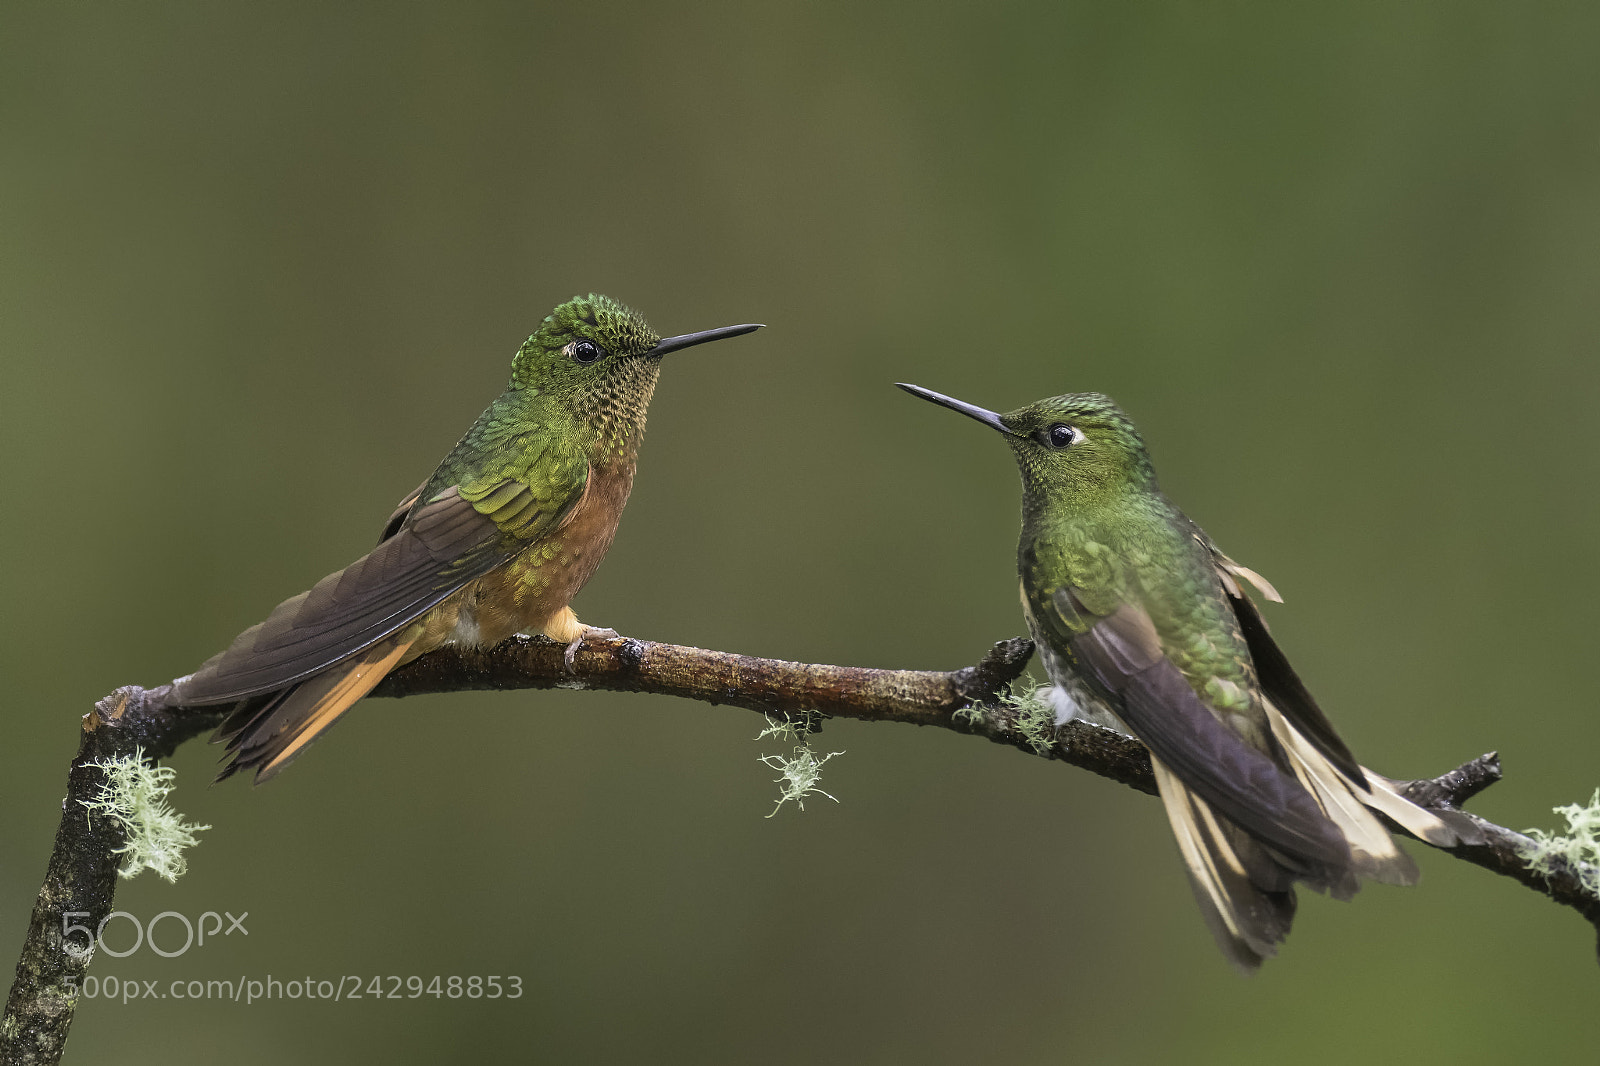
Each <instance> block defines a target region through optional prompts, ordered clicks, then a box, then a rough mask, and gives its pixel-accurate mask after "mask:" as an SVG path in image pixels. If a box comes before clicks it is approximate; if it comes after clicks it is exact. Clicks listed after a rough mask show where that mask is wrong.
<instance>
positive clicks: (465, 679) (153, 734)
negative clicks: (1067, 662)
mask: <svg viewBox="0 0 1600 1066" xmlns="http://www.w3.org/2000/svg"><path fill="white" fill-rule="evenodd" d="M561 653H562V648H561V646H560V645H558V644H555V643H553V642H551V641H548V640H545V639H544V638H541V637H535V638H516V639H513V640H510V641H507V642H506V643H504V644H501V645H499V646H498V647H496V648H493V649H491V650H488V651H479V650H473V649H465V648H456V647H446V648H442V649H440V650H438V651H435V652H432V653H430V654H428V655H425V656H423V657H422V658H420V659H418V660H417V661H416V662H414V663H411V664H410V665H408V666H405V667H402V668H401V669H399V670H396V671H395V672H394V673H392V674H390V675H389V676H388V677H387V678H385V679H384V680H383V682H382V683H380V684H379V685H378V687H377V688H376V689H374V690H373V692H372V695H373V696H387V697H400V696H410V695H418V694H421V693H436V692H461V691H465V690H474V689H529V688H568V689H570V688H580V689H606V690H610V691H617V692H650V693H657V694H664V695H671V696H681V697H684V698H686V699H694V700H700V701H702V702H705V703H711V704H731V705H733V706H737V707H744V708H748V709H750V710H753V711H758V712H761V713H763V714H767V715H772V716H775V717H780V718H785V719H789V720H798V719H800V718H802V717H806V718H807V720H808V722H809V723H810V724H812V725H814V724H815V723H816V721H818V720H819V718H827V717H839V718H854V719H858V720H860V721H865V722H907V723H911V724H913V725H925V726H935V727H938V728H943V729H950V730H953V731H955V732H958V733H967V734H972V735H976V736H982V737H987V738H988V739H989V740H991V741H994V742H995V743H998V744H1005V745H1007V746H1010V747H1014V748H1017V749H1018V750H1020V751H1024V752H1027V753H1028V754H1031V755H1039V756H1043V757H1045V758H1049V759H1054V760H1057V761H1060V762H1063V763H1067V764H1069V765H1072V766H1076V767H1079V768H1081V769H1084V770H1089V771H1090V772H1092V773H1096V774H1099V775H1100V776H1102V777H1107V778H1110V779H1111V780H1113V781H1120V782H1121V783H1123V784H1125V785H1128V786H1129V787H1131V788H1134V789H1137V790H1138V791H1140V792H1145V793H1149V794H1151V795H1154V794H1155V791H1156V787H1155V780H1154V778H1153V777H1152V776H1151V772H1150V760H1149V756H1148V754H1147V753H1146V752H1145V749H1144V747H1143V746H1142V745H1140V744H1139V743H1138V742H1137V741H1135V740H1133V739H1131V738H1129V737H1127V736H1124V735H1122V734H1121V733H1117V732H1115V731H1113V730H1109V729H1104V728H1101V727H1099V726H1094V725H1090V724H1088V723H1085V722H1072V723H1069V724H1068V725H1066V726H1064V727H1062V728H1061V729H1059V730H1056V731H1055V733H1054V737H1053V739H1051V738H1050V737H1048V736H1045V737H1041V735H1040V732H1039V729H1038V728H1036V726H1037V723H1036V722H1034V721H1033V720H1032V719H1028V720H1023V719H1025V718H1026V716H1027V712H1026V710H1025V709H1019V706H1018V704H1017V703H1016V702H1014V701H1007V700H1005V699H1003V697H1004V696H1005V694H1006V693H1007V692H1008V689H1009V686H1010V684H1011V683H1012V682H1013V681H1015V680H1016V679H1017V678H1018V677H1020V676H1021V675H1022V671H1023V669H1024V668H1025V667H1026V665H1027V662H1028V659H1029V657H1030V656H1031V655H1032V654H1033V644H1032V642H1031V641H1028V640H1023V639H1013V640H1007V641H1002V642H1000V643H999V644H996V645H995V646H994V647H993V648H992V649H990V651H989V653H988V654H987V655H986V656H984V658H983V659H982V661H980V662H979V663H977V664H976V665H974V666H969V667H966V668H965V669H961V670H954V671H950V672H941V671H927V670H875V669H868V668H865V667H851V666H820V665H807V664H803V663H791V662H783V661H781V660H776V659H759V658H754V657H751V656H745V655H733V654H729V653H727V652H718V651H705V650H702V649H700V648H688V647H682V646H679V645H674V644H656V643H653V642H650V641H642V640H632V639H628V638H623V637H617V638H608V639H596V640H591V641H588V642H585V644H584V645H583V647H582V648H581V649H580V651H579V653H578V656H577V659H576V661H575V663H574V665H573V668H572V669H571V670H570V671H569V670H568V669H567V668H566V666H565V664H564V663H563V662H562V655H561ZM169 697H170V688H169V686H161V687H159V688H154V689H141V688H137V687H128V688H122V689H118V690H117V691H116V692H114V693H112V694H111V695H110V696H108V697H106V698H105V699H104V700H101V701H100V703H98V704H97V705H96V707H95V710H94V711H93V712H92V713H90V714H89V715H87V716H85V718H84V720H83V732H82V736H81V738H80V741H79V749H78V754H77V756H76V757H75V758H74V759H73V761H72V765H71V768H70V770H69V772H68V778H67V801H66V803H65V805H64V808H63V809H64V814H63V816H62V821H61V827H60V829H59V831H58V832H57V834H56V841H55V849H54V851H53V852H52V854H51V857H50V864H49V869H48V871H47V873H46V876H45V882H44V886H43V887H42V888H41V890H40V892H39V899H38V903H37V905H36V906H35V908H34V912H33V920H32V924H31V926H30V928H29V931H28V938H27V941H26V943H25V944H24V946H23V952H22V959H21V961H20V963H19V964H18V967H17V978H16V982H15V983H14V984H13V985H12V988H11V994H10V997H9V1000H8V1002H7V1005H6V1013H5V1018H4V1022H3V1023H0V1064H4V1066H10V1064H13V1063H16V1064H22V1063H27V1064H33V1063H54V1062H58V1061H59V1060H60V1057H61V1052H62V1050H63V1048H64V1046H65V1043H66V1037H67V1032H68V1029H69V1028H70V1026H71V1024H72V1017H73V1013H74V1011H75V1009H76V1006H77V997H76V996H75V995H73V994H72V993H71V991H70V989H71V988H72V987H74V986H81V981H82V978H83V976H84V975H85V974H86V973H87V970H88V966H89V961H90V959H91V957H92V954H83V955H75V954H73V953H71V952H69V951H66V950H64V944H63V939H62V920H61V919H62V915H63V913H64V912H66V911H78V912H86V913H87V914H88V915H89V918H88V921H89V923H91V924H92V925H94V926H95V927H97V926H98V923H99V921H100V920H101V919H103V918H104V917H105V916H106V915H107V914H109V913H110V912H111V907H112V898H113V896H114V894H115V891H116V883H117V868H118V859H119V854H118V853H119V849H122V848H124V847H125V845H126V844H127V841H126V840H125V839H124V833H123V830H122V828H121V826H120V824H119V823H118V822H117V821H116V820H115V819H113V818H109V817H106V816H104V815H102V814H97V813H95V812H93V811H90V810H88V809H86V807H85V806H84V802H85V801H88V802H93V801H94V799H95V798H96V796H97V794H98V792H99V790H100V787H101V785H102V784H103V783H104V781H105V773H104V771H103V770H102V769H101V768H100V766H98V765H96V764H103V763H104V762H105V761H106V760H108V759H111V758H117V757H126V756H129V755H132V754H133V753H134V752H135V751H136V750H138V749H140V748H142V749H143V751H144V755H145V757H146V758H147V759H157V758H162V757H165V756H166V755H170V754H171V753H172V751H173V750H175V749H176V748H177V747H178V745H179V744H182V743H183V742H184V741H186V740H189V739H190V738H192V737H195V736H197V735H199V734H201V733H203V732H206V731H207V730H208V729H210V728H211V727H212V726H213V725H215V724H216V722H217V721H218V719H219V718H220V717H221V714H220V712H218V711H217V710H215V709H211V708H199V709H185V708H174V707H171V706H169V705H168V703H167V700H168V699H169ZM974 708H977V710H976V712H975V711H974ZM300 772H308V771H307V770H302V771H300ZM1500 776H1501V775H1500V763H1499V760H1498V758H1497V756H1496V755H1495V754H1494V753H1490V754H1488V755H1484V756H1480V757H1479V758H1477V759H1474V760H1472V761H1470V762H1468V763H1465V764H1463V765H1462V766H1460V767H1458V768H1457V769H1455V770H1452V771H1450V772H1449V773H1446V774H1444V775H1442V776H1440V777H1437V778H1432V779H1423V780H1420V781H1416V782H1413V783H1412V784H1411V785H1410V786H1409V792H1410V795H1411V796H1412V798H1413V799H1414V800H1416V801H1417V802H1419V803H1421V804H1423V805H1424V806H1430V807H1434V808H1445V809H1451V810H1455V809H1458V808H1459V807H1460V805H1461V804H1462V803H1464V802H1465V801H1466V800H1467V799H1469V798H1470V797H1472V796H1474V795H1476V794H1477V793H1478V792H1480V791H1482V790H1483V789H1484V788H1486V787H1488V786H1489V785H1490V784H1493V783H1494V782H1495V781H1498V780H1499V779H1500ZM53 801H54V798H53V797H52V802H53ZM1468 817H1473V820H1474V821H1475V822H1476V823H1477V824H1478V825H1479V826H1480V827H1481V828H1482V829H1483V831H1484V836H1485V843H1484V844H1482V845H1478V846H1471V847H1467V846H1462V847H1457V848H1453V849H1450V850H1449V851H1448V854H1450V855H1453V856H1455V857H1456V858H1459V859H1463V860H1465V861H1467V862H1470V863H1473V864H1475V865H1478V866H1482V867H1484V868H1485V869H1488V870H1492V871H1494V872H1495V873H1498V874H1502V875H1504V876H1506V877H1510V878H1512V879H1514V880H1516V881H1518V882H1520V883H1522V884H1524V885H1527V886H1528V887H1530V888H1533V889H1534V890H1536V891H1538V892H1540V893H1542V894H1543V895H1546V896H1549V897H1550V898H1551V899H1553V900H1555V901H1556V902H1557V903H1561V904H1563V905H1565V906H1569V907H1572V908H1573V909H1575V910H1577V911H1578V912H1579V913H1580V914H1582V915H1583V916H1584V917H1585V918H1587V919H1588V920H1589V921H1590V922H1591V923H1594V924H1595V926H1596V928H1597V929H1600V895H1597V894H1596V893H1595V892H1594V891H1593V890H1592V889H1591V887H1590V886H1589V885H1587V884H1586V883H1585V875H1586V874H1588V873H1589V872H1588V871H1585V870H1583V869H1581V868H1579V867H1576V866H1574V865H1573V864H1572V863H1570V862H1567V861H1566V860H1564V859H1562V858H1560V857H1552V856H1547V858H1546V860H1545V861H1544V862H1543V865H1542V866H1541V869H1540V870H1539V871H1538V872H1536V871H1535V870H1533V869H1531V868H1530V867H1529V865H1528V862H1527V856H1529V855H1530V854H1533V853H1534V849H1535V842H1534V841H1532V840H1531V839H1530V838H1528V837H1527V836H1524V835H1523V834H1521V833H1517V832H1513V831H1512V830H1509V829H1505V828H1503V827H1501V826H1497V825H1494V824H1492V823H1490V822H1486V821H1484V820H1483V819H1481V818H1476V817H1475V816H1471V815H1469V816H1468Z"/></svg>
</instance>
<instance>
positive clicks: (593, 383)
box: [510, 293, 761, 447]
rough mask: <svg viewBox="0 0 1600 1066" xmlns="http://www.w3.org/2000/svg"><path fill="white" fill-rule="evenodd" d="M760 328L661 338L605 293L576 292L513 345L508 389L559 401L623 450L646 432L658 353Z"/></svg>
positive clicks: (599, 437)
mask: <svg viewBox="0 0 1600 1066" xmlns="http://www.w3.org/2000/svg"><path fill="white" fill-rule="evenodd" d="M760 328H761V327H760V326H759V325H743V326H724V327H722V328H721V329H710V330H706V331H704V332H702V333H689V334H685V335H683V336H681V337H668V338H666V339H662V337H661V336H660V335H659V334H657V333H656V332H655V330H653V329H651V328H650V325H649V323H647V322H645V320H644V316H643V315H641V314H639V312H637V311H635V310H633V309H632V308H631V307H627V306H625V305H623V304H621V303H618V302H617V301H616V300H613V299H611V298H610V297H609V296H597V295H595V294H593V293H590V294H589V295H588V296H574V297H573V298H572V299H570V300H568V301H567V302H566V303H564V304H562V305H561V306H559V307H557V308H556V309H555V310H554V311H551V312H550V314H548V315H547V316H545V320H544V321H543V322H541V323H540V324H539V328H538V329H537V330H535V331H534V334H533V336H531V337H529V338H528V339H527V341H525V342H524V343H523V345H522V347H521V348H520V349H518V350H517V354H516V357H515V358H514V359H512V361H511V386H510V387H511V389H512V390H516V391H519V392H521V393H522V394H523V395H524V396H525V397H529V398H531V397H534V396H538V397H542V398H544V399H545V400H546V401H547V402H551V403H554V404H556V405H558V406H559V407H560V408H561V409H563V410H564V411H566V412H567V413H568V414H569V415H571V416H572V417H573V418H574V420H575V421H576V423H577V424H578V425H579V426H581V427H587V428H590V429H592V430H593V431H594V433H595V438H596V441H597V442H598V443H600V444H601V445H602V446H606V447H610V446H616V447H626V446H627V445H628V443H629V442H633V443H634V444H636V443H637V440H638V437H639V435H640V434H642V433H643V432H644V420H645V409H646V408H647V407H648V406H649V405H650V397H651V396H652V395H653V394H654V393H655V388H656V378H657V376H658V375H659V374H660V372H661V358H662V356H664V355H666V354H667V353H668V352H675V351H678V350H680V349H682V348H689V347H693V346H694V345H696V344H704V343H705V342H706V341H714V340H722V339H723V338H725V337H737V336H740V335H742V334H745V333H751V332H754V331H755V330H758V329H760Z"/></svg>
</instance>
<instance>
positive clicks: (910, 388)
mask: <svg viewBox="0 0 1600 1066" xmlns="http://www.w3.org/2000/svg"><path fill="white" fill-rule="evenodd" d="M895 384H896V385H898V386H900V387H901V388H902V389H905V390H906V391H907V392H909V393H910V394H911V395H913V396H921V397H922V398H923V399H924V400H927V401H928V402H929V403H936V404H938V405H939V406H940V407H948V408H950V410H952V411H960V412H961V413H962V414H964V415H966V416H967V417H968V418H976V419H977V420H978V421H979V422H982V423H983V424H984V425H986V426H988V427H989V428H990V429H998V430H999V431H1000V432H1001V433H1010V432H1011V430H1009V429H1007V428H1006V424H1005V423H1004V422H1002V421H1000V416H999V415H997V414H995V413H994V412H993V411H990V410H987V409H985V408H982V407H975V406H973V405H972V404H970V403H962V402H961V401H960V400H957V399H954V398H953V397H950V396H946V395H945V394H944V393H942V392H934V391H933V390H932V389H925V388H923V387H922V386H921V385H907V384H906V383H905V382H903V381H897V382H895Z"/></svg>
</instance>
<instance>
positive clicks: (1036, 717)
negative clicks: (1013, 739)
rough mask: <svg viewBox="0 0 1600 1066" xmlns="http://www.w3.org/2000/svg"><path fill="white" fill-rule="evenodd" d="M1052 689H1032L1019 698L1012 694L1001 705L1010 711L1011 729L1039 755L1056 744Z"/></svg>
mask: <svg viewBox="0 0 1600 1066" xmlns="http://www.w3.org/2000/svg"><path fill="white" fill-rule="evenodd" d="M1049 692H1050V686H1049V685H1032V686H1029V687H1027V688H1024V689H1023V691H1022V692H1021V693H1020V694H1018V693H1017V692H1014V691H1013V692H1010V693H1007V694H1006V695H1004V696H1001V697H1000V702H1001V704H1002V705H1004V706H1005V707H1007V708H1009V709H1010V710H1011V714H1012V722H1011V728H1012V729H1013V730H1014V731H1015V732H1016V733H1017V735H1018V736H1020V737H1022V739H1023V740H1026V741H1027V742H1028V744H1029V746H1031V747H1032V748H1033V750H1034V751H1036V752H1038V753H1039V754H1040V755H1043V754H1045V753H1046V752H1048V751H1049V750H1050V749H1051V748H1052V747H1054V746H1055V742H1056V712H1055V708H1054V707H1052V706H1051V705H1050V699H1049Z"/></svg>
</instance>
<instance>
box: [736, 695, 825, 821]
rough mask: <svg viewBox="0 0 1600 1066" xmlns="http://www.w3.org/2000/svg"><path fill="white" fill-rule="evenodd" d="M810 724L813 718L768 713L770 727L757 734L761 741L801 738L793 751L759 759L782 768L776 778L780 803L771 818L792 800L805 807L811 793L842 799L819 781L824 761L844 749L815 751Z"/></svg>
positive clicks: (768, 764) (778, 769) (800, 806)
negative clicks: (796, 718) (786, 717)
mask: <svg viewBox="0 0 1600 1066" xmlns="http://www.w3.org/2000/svg"><path fill="white" fill-rule="evenodd" d="M809 724H810V723H809V720H807V721H800V722H788V721H784V720H782V719H778V718H774V717H772V716H771V715H768V716H767V728H765V729H763V730H762V731H761V733H760V734H759V735H758V736H757V737H756V739H757V740H761V739H763V738H764V737H783V738H785V739H794V740H799V741H800V743H799V744H797V745H796V746H795V749H794V752H793V754H790V755H787V756H785V755H763V756H761V758H760V760H759V761H760V762H761V763H762V764H763V765H766V766H770V767H771V768H772V769H774V770H776V771H778V773H779V775H780V776H778V777H775V778H773V781H774V783H776V784H777V786H778V802H777V803H776V804H774V805H773V808H772V811H771V813H769V814H768V815H767V817H768V818H771V817H772V816H773V815H774V814H777V813H778V812H779V811H780V810H782V809H783V805H784V804H785V803H788V802H790V801H791V800H792V801H793V802H794V805H795V806H796V807H798V808H800V809H801V810H802V811H803V810H805V809H806V804H805V798H806V797H807V796H827V798H828V799H831V800H833V802H835V803H838V802H839V801H838V800H837V799H835V798H834V797H833V796H829V795H828V793H826V792H824V791H822V789H820V788H818V787H817V782H818V781H820V780H822V764H823V763H825V762H827V761H828V760H829V759H831V758H833V757H834V756H835V755H843V754H844V752H842V751H830V752H829V753H828V754H826V755H824V756H821V757H820V758H819V757H818V756H817V753H816V752H815V751H813V750H812V748H811V744H810V742H809V741H807V740H806V737H807V736H808V735H809V732H810V730H809Z"/></svg>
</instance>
